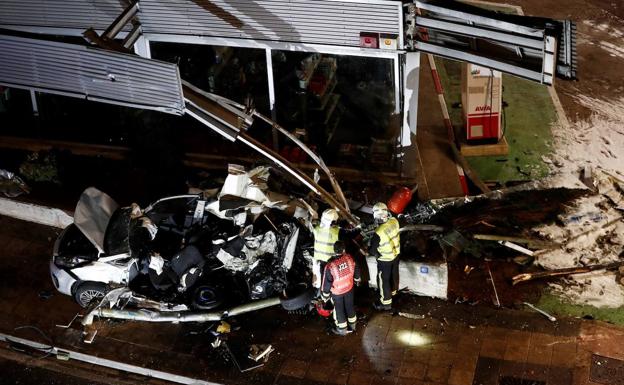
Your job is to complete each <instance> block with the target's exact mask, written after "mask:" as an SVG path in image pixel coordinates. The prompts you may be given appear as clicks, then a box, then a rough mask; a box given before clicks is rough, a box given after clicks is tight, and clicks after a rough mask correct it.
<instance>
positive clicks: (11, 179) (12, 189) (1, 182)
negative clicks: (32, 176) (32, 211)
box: [0, 169, 30, 198]
mask: <svg viewBox="0 0 624 385" xmlns="http://www.w3.org/2000/svg"><path fill="white" fill-rule="evenodd" d="M0 193H2V194H4V195H5V196H6V197H9V198H15V197H17V196H20V195H22V194H28V193H30V188H29V187H28V185H27V184H26V183H25V182H24V181H23V180H22V178H20V177H19V176H17V175H15V174H14V173H12V172H10V171H7V170H3V169H0Z"/></svg>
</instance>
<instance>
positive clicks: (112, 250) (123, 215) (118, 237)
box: [104, 207, 132, 255]
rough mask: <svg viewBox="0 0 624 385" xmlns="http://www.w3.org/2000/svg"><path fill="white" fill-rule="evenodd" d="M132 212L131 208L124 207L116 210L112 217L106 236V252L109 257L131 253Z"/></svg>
mask: <svg viewBox="0 0 624 385" xmlns="http://www.w3.org/2000/svg"><path fill="white" fill-rule="evenodd" d="M131 212H132V209H131V208H129V207H122V208H120V209H117V210H115V212H114V213H113V215H112V216H111V219H110V222H108V226H107V227H106V234H105V235H104V252H105V253H106V254H107V255H117V254H124V253H128V252H129V250H130V246H129V232H130V213H131Z"/></svg>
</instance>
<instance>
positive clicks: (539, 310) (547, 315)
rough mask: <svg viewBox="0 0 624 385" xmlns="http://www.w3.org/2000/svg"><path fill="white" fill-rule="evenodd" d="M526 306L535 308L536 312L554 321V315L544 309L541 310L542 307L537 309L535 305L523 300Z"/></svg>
mask: <svg viewBox="0 0 624 385" xmlns="http://www.w3.org/2000/svg"><path fill="white" fill-rule="evenodd" d="M523 303H524V304H525V305H526V306H528V307H530V308H531V309H533V310H535V311H536V312H538V313H540V314H542V315H543V316H544V317H546V318H548V320H549V321H551V322H556V321H557V319H556V318H555V317H553V316H552V315H550V314H548V313H546V312H545V311H543V310H542V309H538V308H537V307H535V306H534V305H531V304H530V303H528V302H523Z"/></svg>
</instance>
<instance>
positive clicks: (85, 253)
mask: <svg viewBox="0 0 624 385" xmlns="http://www.w3.org/2000/svg"><path fill="white" fill-rule="evenodd" d="M268 177H269V169H268V168H266V167H260V168H256V169H254V170H252V171H250V172H249V173H246V172H244V170H242V169H240V168H236V167H234V168H231V169H230V174H229V175H228V177H227V178H226V180H225V183H224V185H223V187H222V188H221V190H220V191H212V192H210V191H209V192H206V191H202V192H198V193H196V194H188V195H180V196H173V197H167V198H163V199H160V200H158V201H156V202H155V203H153V204H151V205H150V206H148V207H146V208H145V209H144V210H141V209H140V208H139V207H138V206H137V205H135V204H133V205H131V206H130V207H119V206H118V205H117V203H115V201H114V200H113V199H111V198H110V197H109V196H108V195H106V194H105V193H103V192H101V191H99V190H97V189H95V188H88V189H86V190H85V191H84V192H83V194H82V196H81V197H80V200H79V202H78V204H77V206H76V211H75V214H74V223H73V224H71V225H70V226H68V227H67V228H66V229H65V230H64V231H63V232H62V233H61V234H60V236H59V237H58V239H57V241H56V243H55V246H54V252H53V257H52V261H51V262H50V271H51V276H52V281H53V283H54V286H55V287H56V288H57V289H58V290H59V291H60V292H61V293H63V294H66V295H70V296H73V298H74V299H75V301H76V302H77V303H78V304H79V305H81V306H83V307H87V306H89V305H90V304H92V303H94V301H95V302H96V303H97V302H100V301H101V299H102V298H104V297H105V296H106V295H107V293H110V292H112V291H116V292H118V293H119V292H120V291H119V290H115V289H122V290H121V291H122V292H123V293H124V295H123V297H124V298H125V299H126V301H125V303H124V305H123V306H126V305H128V303H129V302H133V303H134V304H135V305H137V304H138V306H137V307H138V308H140V307H141V304H143V305H145V304H149V305H150V306H149V307H150V308H152V309H157V310H164V311H169V310H170V311H180V310H182V311H187V310H188V311H192V310H195V311H201V310H211V309H222V308H227V307H232V306H240V304H247V303H251V302H253V301H255V300H266V299H269V298H273V299H277V298H279V301H277V300H275V301H273V302H271V301H269V302H266V301H265V302H266V303H272V304H281V305H282V306H283V307H284V308H286V309H287V310H295V309H298V308H301V307H303V306H306V305H307V304H309V303H310V301H311V300H312V297H313V291H312V290H310V289H308V285H307V283H308V282H310V281H311V278H310V274H311V272H310V271H311V270H310V266H311V264H310V261H311V259H310V256H309V252H308V251H307V249H308V248H309V247H310V246H311V234H310V232H309V221H310V218H311V216H313V215H315V213H314V211H313V210H312V209H311V208H310V207H309V206H307V205H306V204H304V203H303V202H302V201H299V200H297V199H292V198H289V197H287V196H283V195H279V194H274V193H271V192H270V191H267V187H266V183H265V182H266V180H267V179H268ZM118 299H119V298H117V297H116V300H118ZM128 299H133V301H128ZM109 302H110V301H109ZM117 305H119V304H118V303H109V306H110V307H111V308H114V307H115V306H117ZM256 307H257V306H256ZM248 308H249V309H251V310H254V307H253V306H251V307H248Z"/></svg>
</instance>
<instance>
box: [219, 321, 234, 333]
mask: <svg viewBox="0 0 624 385" xmlns="http://www.w3.org/2000/svg"><path fill="white" fill-rule="evenodd" d="M231 329H232V328H231V327H230V324H229V323H227V322H225V321H221V323H220V324H219V326H217V333H219V334H227V333H229V332H230V331H231Z"/></svg>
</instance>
